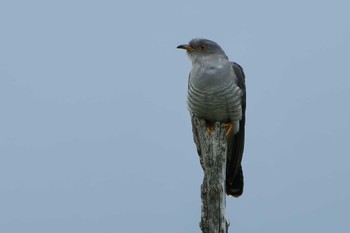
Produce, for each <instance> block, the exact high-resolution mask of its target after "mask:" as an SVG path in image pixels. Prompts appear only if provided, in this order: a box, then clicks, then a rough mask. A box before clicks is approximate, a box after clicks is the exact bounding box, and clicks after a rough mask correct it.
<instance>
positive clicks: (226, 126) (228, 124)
mask: <svg viewBox="0 0 350 233" xmlns="http://www.w3.org/2000/svg"><path fill="white" fill-rule="evenodd" d="M225 128H226V134H225V136H226V137H228V136H229V135H230V134H231V133H232V129H233V124H232V123H231V122H230V123H226V124H225Z"/></svg>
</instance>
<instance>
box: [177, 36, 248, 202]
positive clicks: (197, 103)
mask: <svg viewBox="0 0 350 233" xmlns="http://www.w3.org/2000/svg"><path fill="white" fill-rule="evenodd" d="M177 48H178V49H184V50H186V52H187V55H188V57H189V58H190V60H191V62H192V69H191V71H190V74H189V78H188V93H187V105H188V109H189V111H190V113H191V114H192V115H193V116H195V117H197V118H199V119H204V120H205V122H206V129H207V131H208V132H210V131H211V129H212V126H213V124H214V123H215V122H220V123H224V124H225V126H226V137H227V140H228V153H227V158H226V161H227V163H226V180H225V186H226V194H227V195H229V196H233V197H239V196H241V195H242V193H243V186H244V181H243V170H242V165H241V162H242V157H243V151H244V138H245V118H246V117H245V111H246V85H245V74H244V72H243V69H242V67H241V66H240V65H239V64H237V63H236V62H230V61H229V59H228V57H227V55H226V54H225V52H224V50H223V49H222V48H221V47H220V46H219V45H218V44H217V43H216V42H214V41H212V40H208V39H203V38H194V39H192V40H190V42H189V43H188V44H182V45H179V46H177ZM192 127H193V128H194V127H195V126H194V123H193V122H192ZM197 151H198V154H199V156H201V154H200V153H201V151H200V149H199V148H198V145H197Z"/></svg>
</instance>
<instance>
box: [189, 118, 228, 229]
mask: <svg viewBox="0 0 350 233" xmlns="http://www.w3.org/2000/svg"><path fill="white" fill-rule="evenodd" d="M192 127H193V128H192V130H193V138H194V141H195V143H196V145H197V150H198V154H199V156H200V163H201V165H202V168H203V171H204V179H203V184H202V186H201V199H202V216H201V222H200V228H201V230H202V232H203V233H227V232H228V222H227V221H226V218H225V209H226V192H225V180H226V156H227V150H228V149H227V137H226V128H225V126H224V124H220V123H219V122H217V123H215V124H214V125H213V126H212V128H211V130H210V132H209V131H208V130H207V128H206V123H205V121H204V120H201V119H198V118H196V117H194V116H192Z"/></svg>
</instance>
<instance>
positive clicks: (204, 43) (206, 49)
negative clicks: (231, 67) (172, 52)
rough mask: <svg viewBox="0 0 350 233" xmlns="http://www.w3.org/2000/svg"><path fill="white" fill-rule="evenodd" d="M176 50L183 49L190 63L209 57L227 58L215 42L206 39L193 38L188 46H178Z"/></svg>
mask: <svg viewBox="0 0 350 233" xmlns="http://www.w3.org/2000/svg"><path fill="white" fill-rule="evenodd" d="M177 48H178V49H185V50H186V51H187V55H188V56H189V58H190V59H191V60H192V62H194V61H196V60H198V59H199V58H202V57H207V56H210V55H221V56H224V57H226V58H227V56H226V55H225V52H224V51H223V50H222V48H221V47H220V46H219V45H218V44H217V43H216V42H214V41H211V40H207V39H201V38H195V39H192V40H191V41H190V42H189V43H188V44H183V45H179V46H177Z"/></svg>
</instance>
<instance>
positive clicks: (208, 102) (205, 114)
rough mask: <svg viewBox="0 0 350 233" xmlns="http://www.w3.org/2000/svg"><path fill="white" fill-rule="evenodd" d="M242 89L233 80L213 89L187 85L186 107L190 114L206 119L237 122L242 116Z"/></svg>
mask: <svg viewBox="0 0 350 233" xmlns="http://www.w3.org/2000/svg"><path fill="white" fill-rule="evenodd" d="M241 97H242V90H241V89H240V88H239V87H238V86H237V85H236V84H235V83H234V82H233V80H232V82H230V83H227V84H225V85H222V86H221V87H220V88H215V90H210V89H208V90H199V89H196V88H195V87H194V86H193V85H192V84H191V82H189V86H188V100H187V103H188V107H189V110H190V111H191V113H192V114H194V115H195V116H196V117H198V118H202V119H205V120H208V121H212V122H215V121H219V122H229V121H230V122H238V121H239V120H240V119H241V118H242V106H241Z"/></svg>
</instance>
